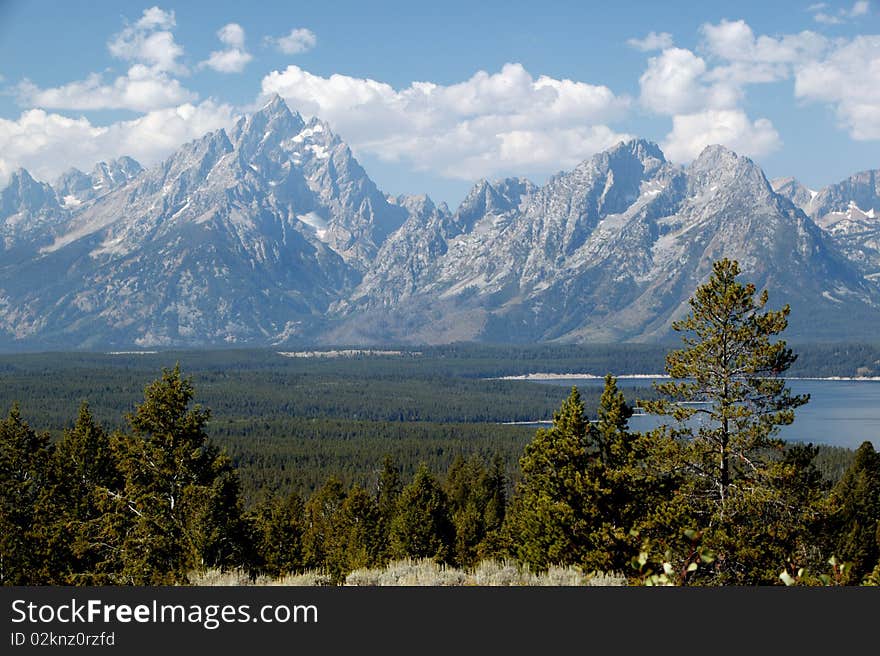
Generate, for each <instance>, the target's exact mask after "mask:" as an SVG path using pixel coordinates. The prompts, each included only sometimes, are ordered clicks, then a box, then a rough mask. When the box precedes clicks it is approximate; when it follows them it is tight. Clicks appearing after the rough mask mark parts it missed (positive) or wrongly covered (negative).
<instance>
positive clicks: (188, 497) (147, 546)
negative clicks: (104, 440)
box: [116, 365, 244, 585]
mask: <svg viewBox="0 0 880 656" xmlns="http://www.w3.org/2000/svg"><path fill="white" fill-rule="evenodd" d="M193 396H194V390H193V385H192V381H191V380H190V379H185V378H183V377H182V376H181V373H180V367H179V365H178V366H175V368H174V369H173V370H167V369H166V370H163V373H162V378H161V379H159V380H156V381H154V382H153V383H151V384H150V385H148V386H147V388H146V390H145V393H144V402H143V403H141V404H139V405H137V407H136V409H135V412H134V413H133V414H131V415H129V416H128V421H129V424H130V426H131V429H132V434H131V435H126V436H123V437H121V438H120V442H119V450H120V452H121V454H122V455H121V461H122V470H123V473H124V476H125V483H124V489H123V491H122V492H121V493H119V494H117V495H116V498H117V502H118V504H119V507H120V508H121V509H122V510H123V512H126V513H127V514H128V517H129V519H130V521H131V526H130V527H129V528H124V529H123V530H124V532H125V535H124V537H123V538H122V540H123V544H122V547H123V554H124V557H125V563H124V571H123V576H122V579H123V581H124V582H130V583H134V584H146V585H150V584H161V583H172V582H179V581H185V580H186V577H187V574H188V573H189V572H190V571H192V570H199V569H203V568H207V567H215V566H219V567H224V566H230V565H232V564H233V563H234V562H236V561H237V560H239V559H240V555H241V553H242V551H243V547H242V545H241V544H239V543H238V540H239V539H241V537H242V536H243V534H244V525H243V523H242V518H241V507H240V501H239V499H238V481H237V476H236V473H235V471H234V469H233V468H232V465H231V462H230V461H229V459H228V458H227V457H226V456H225V455H224V454H223V453H221V452H220V450H219V449H218V448H217V447H216V446H215V445H213V444H212V443H211V442H210V440H209V439H208V435H207V433H206V430H205V427H206V424H207V422H208V418H209V413H208V411H207V410H205V409H203V408H201V407H199V406H195V407H190V404H191V402H192V399H193Z"/></svg>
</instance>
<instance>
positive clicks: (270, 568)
mask: <svg viewBox="0 0 880 656" xmlns="http://www.w3.org/2000/svg"><path fill="white" fill-rule="evenodd" d="M249 522H250V525H251V534H252V536H253V537H252V543H253V550H254V558H253V562H252V569H253V570H254V571H255V572H257V573H260V574H267V575H269V576H274V577H280V576H284V575H286V574H292V573H298V572H301V571H303V570H304V569H305V563H304V555H303V531H304V529H305V504H304V503H303V500H302V498H301V497H300V496H299V495H298V494H296V493H295V492H294V493H291V494H289V495H287V496H273V497H269V498H267V499H264V500H263V501H262V502H260V503H258V504H257V505H256V507H255V508H254V510H253V511H252V513H251V515H250V517H249Z"/></svg>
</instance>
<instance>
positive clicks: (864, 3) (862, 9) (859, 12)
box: [849, 0, 871, 18]
mask: <svg viewBox="0 0 880 656" xmlns="http://www.w3.org/2000/svg"><path fill="white" fill-rule="evenodd" d="M870 8H871V3H870V2H868V0H859V1H858V2H856V3H855V4H853V6H852V9H850V10H849V15H850V17H851V18H856V17H858V16H865V15H866V14H867V13H868V11H869V10H870Z"/></svg>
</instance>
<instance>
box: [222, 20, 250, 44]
mask: <svg viewBox="0 0 880 656" xmlns="http://www.w3.org/2000/svg"><path fill="white" fill-rule="evenodd" d="M217 38H218V39H220V42H221V43H223V44H225V45H227V46H229V47H230V48H239V49H241V48H244V28H242V26H241V25H239V24H238V23H229V24H227V25H224V26H223V27H221V28H220V29H219V30H217Z"/></svg>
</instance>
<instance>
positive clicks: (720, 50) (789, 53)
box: [639, 20, 827, 161]
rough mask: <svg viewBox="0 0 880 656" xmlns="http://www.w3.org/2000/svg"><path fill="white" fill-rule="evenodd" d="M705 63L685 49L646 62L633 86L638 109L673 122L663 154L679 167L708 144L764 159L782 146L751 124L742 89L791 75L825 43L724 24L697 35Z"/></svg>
mask: <svg viewBox="0 0 880 656" xmlns="http://www.w3.org/2000/svg"><path fill="white" fill-rule="evenodd" d="M700 34H701V37H702V42H701V51H702V52H703V53H704V54H705V58H704V57H701V56H698V55H697V54H696V53H694V52H693V51H691V50H688V49H685V48H667V49H665V50H663V51H662V52H661V53H660V54H659V55H656V56H653V57H650V58H649V59H648V63H647V66H646V69H645V72H644V73H643V74H642V76H641V77H640V79H639V84H640V90H641V93H640V101H641V103H642V105H643V106H644V107H646V108H647V109H649V110H651V111H653V112H655V113H657V114H662V115H667V116H670V117H671V118H672V131H671V132H670V133H669V134H668V135H667V136H666V140H665V144H664V152H665V153H666V155H667V156H668V157H669V158H670V159H672V160H677V161H686V160H689V159H691V158H693V157H695V156H697V155H698V154H699V153H700V152H701V151H702V150H703V148H704V147H706V146H708V145H710V144H721V145H724V146H726V147H728V148H732V149H734V150H736V151H738V152H742V153H744V154H749V155H755V156H757V155H762V154H766V153H769V152H772V151H773V150H775V149H776V148H778V147H779V145H780V143H781V140H780V137H779V133H778V132H777V131H776V129H775V128H774V126H773V124H772V123H771V122H770V121H769V120H768V119H766V118H758V119H755V120H752V119H750V118H749V117H748V115H747V114H746V112H745V111H744V110H743V109H742V107H741V104H742V102H743V99H744V97H745V90H746V87H747V86H748V85H750V84H757V83H768V82H776V81H779V80H782V79H786V78H788V77H790V76H791V75H792V71H793V69H794V67H795V66H796V65H798V63H799V62H801V61H803V60H805V59H808V58H810V57H813V56H816V55H817V53H820V52H822V51H823V50H824V48H826V47H827V42H826V40H825V39H824V37H822V36H820V35H818V34H815V33H812V32H802V33H800V34H795V35H786V36H783V37H779V38H775V37H767V36H756V35H755V34H754V32H753V31H752V29H751V27H749V25H748V24H746V23H745V22H744V21H727V20H723V21H721V22H720V23H718V24H705V25H703V26H702V27H701V28H700Z"/></svg>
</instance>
